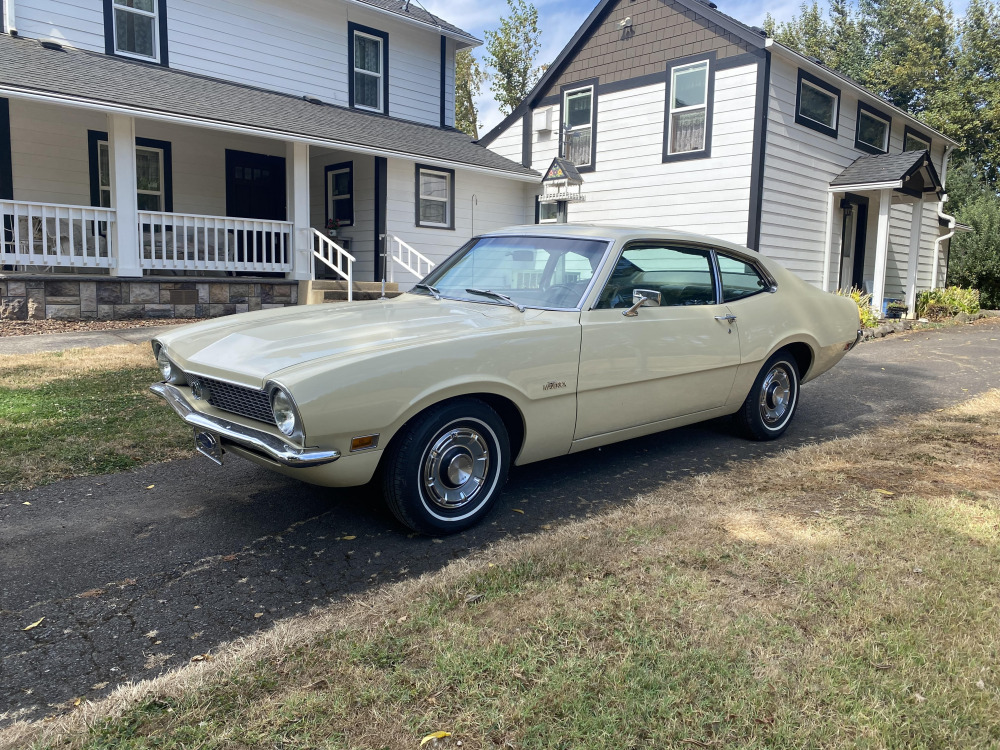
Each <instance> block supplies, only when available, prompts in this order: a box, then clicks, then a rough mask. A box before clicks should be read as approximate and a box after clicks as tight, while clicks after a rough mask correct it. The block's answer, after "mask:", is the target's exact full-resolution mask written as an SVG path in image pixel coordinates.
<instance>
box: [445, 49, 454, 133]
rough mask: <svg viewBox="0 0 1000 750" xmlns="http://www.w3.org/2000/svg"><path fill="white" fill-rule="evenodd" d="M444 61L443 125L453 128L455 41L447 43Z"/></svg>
mask: <svg viewBox="0 0 1000 750" xmlns="http://www.w3.org/2000/svg"><path fill="white" fill-rule="evenodd" d="M447 45H448V46H447V51H446V52H445V61H444V110H445V111H444V124H445V125H447V126H448V127H455V41H454V40H453V39H449V40H448V41H447Z"/></svg>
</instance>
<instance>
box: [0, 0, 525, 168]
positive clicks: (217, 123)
mask: <svg viewBox="0 0 1000 750" xmlns="http://www.w3.org/2000/svg"><path fill="white" fill-rule="evenodd" d="M365 7H370V6H365ZM0 97H6V98H10V99H24V100H28V101H36V102H42V103H46V104H55V105H61V106H66V107H75V108H77V109H87V110H91V111H94V110H96V111H100V112H104V113H106V114H121V115H127V116H129V117H141V118H143V119H146V120H156V121H159V122H170V123H174V124H178V125H188V126H191V127H197V128H206V129H209V130H217V131H221V132H227V133H237V134H241V135H253V136H259V137H263V138H273V139H275V140H280V141H286V142H293V143H304V144H308V145H310V146H319V147H322V148H334V149H343V150H345V151H351V152H354V153H358V154H367V155H371V156H383V157H387V158H394V159H405V160H408V161H413V162H418V161H419V162H420V163H422V164H428V165H431V166H437V167H447V168H449V169H461V170H467V171H471V172H479V173H481V174H491V175H496V176H502V177H505V178H508V179H513V180H517V181H519V182H530V183H537V182H538V180H539V179H540V178H541V175H540V174H538V173H537V172H533V173H532V174H525V173H523V172H514V171H506V170H501V169H492V168H490V167H484V166H479V165H474V164H467V163H465V162H460V161H450V160H445V159H436V158H434V157H431V156H425V155H422V154H416V153H410V152H406V151H396V150H392V149H382V148H377V147H373V146H364V145H360V144H356V143H351V142H350V141H342V140H337V139H327V138H318V137H316V136H309V135H305V134H303V133H295V132H291V131H285V130H278V129H274V128H265V127H257V126H250V125H240V124H236V123H231V122H226V121H225V120H211V119H207V118H201V117H195V116H193V115H184V114H177V113H171V112H163V111H159V110H155V109H146V108H142V107H134V106H129V105H125V104H116V103H113V102H106V101H101V100H98V99H89V98H84V97H74V96H69V95H66V94H55V93H51V92H44V91H37V90H33V89H24V88H19V87H16V86H8V85H0Z"/></svg>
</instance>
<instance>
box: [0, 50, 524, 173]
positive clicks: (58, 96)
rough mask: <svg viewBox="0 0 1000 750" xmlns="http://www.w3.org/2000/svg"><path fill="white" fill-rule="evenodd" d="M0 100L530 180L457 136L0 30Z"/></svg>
mask: <svg viewBox="0 0 1000 750" xmlns="http://www.w3.org/2000/svg"><path fill="white" fill-rule="evenodd" d="M0 96H11V97H18V96H21V97H23V96H30V97H32V98H40V99H43V100H49V101H52V102H53V103H55V104H65V105H71V106H72V105H77V106H91V107H94V106H95V105H96V106H97V107H98V108H100V107H101V106H102V105H103V106H106V107H107V108H108V110H109V111H123V110H126V111H127V113H128V114H132V115H134V116H137V117H149V118H151V119H174V120H181V121H187V122H188V123H189V124H191V125H193V126H196V127H197V126H202V127H213V126H214V127H221V129H231V130H241V129H245V130H246V131H248V132H250V131H252V132H254V133H256V134H258V135H263V136H269V137H273V138H279V139H287V140H296V141H301V142H307V143H313V144H318V145H324V146H330V147H332V148H345V149H348V150H354V151H359V152H363V153H364V152H367V153H376V154H379V155H387V156H393V155H395V156H401V157H405V158H412V159H418V160H424V161H427V160H431V161H436V162H439V163H442V164H448V165H454V166H458V167H463V166H464V167H470V168H473V169H477V170H485V171H491V172H500V173H505V174H507V175H510V176H514V177H518V178H521V179H526V178H533V179H534V180H537V179H538V178H539V177H540V176H541V175H539V174H538V173H537V172H535V171H533V170H531V169H527V168H525V167H523V166H521V165H520V164H518V163H516V162H513V161H510V160H508V159H505V158H504V157H502V156H500V155H499V154H496V153H494V152H492V151H490V150H489V149H487V148H485V147H484V146H479V145H476V144H474V143H473V142H472V140H471V139H470V138H469V136H467V135H465V134H464V133H461V132H459V131H457V130H445V129H442V128H437V127H432V126H429V125H421V124H419V123H413V122H408V121H406V120H399V119H395V118H389V117H384V116H380V115H372V114H368V113H365V112H360V111H357V110H352V109H347V108H345V107H339V106H335V105H332V104H314V103H311V102H308V101H306V100H304V99H302V98H299V97H296V96H291V95H287V94H279V93H275V92H273V91H265V90H263V89H258V88H253V87H251V86H243V85H240V84H236V83H230V82H228V81H221V80H218V79H214V78H208V77H206V76H201V75H196V74H193V73H186V72H183V71H177V70H170V69H169V68H163V67H160V66H158V65H150V64H147V63H142V62H135V61H131V60H125V59H122V58H117V57H111V56H109V55H104V54H99V53H95V52H87V51H83V50H77V49H72V48H69V47H65V48H63V49H46V48H44V47H42V45H41V44H40V43H39V42H37V41H35V40H32V39H19V38H15V37H11V36H8V35H5V34H0Z"/></svg>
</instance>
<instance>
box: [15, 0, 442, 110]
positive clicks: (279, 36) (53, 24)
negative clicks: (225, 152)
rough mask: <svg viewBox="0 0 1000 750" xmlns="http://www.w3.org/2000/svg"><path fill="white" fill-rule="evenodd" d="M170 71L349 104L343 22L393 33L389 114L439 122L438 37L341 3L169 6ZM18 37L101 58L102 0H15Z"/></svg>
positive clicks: (204, 1) (244, 0)
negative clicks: (46, 40) (44, 39)
mask: <svg viewBox="0 0 1000 750" xmlns="http://www.w3.org/2000/svg"><path fill="white" fill-rule="evenodd" d="M167 6H168V8H167V26H168V47H169V58H170V67H171V68H173V69H175V70H184V71H189V72H193V73H199V74H203V75H208V76H211V77H214V78H222V79H226V80H231V81H235V82H237V83H242V84H246V85H250V86H258V87H261V88H265V89H270V90H274V91H280V92H283V93H288V94H292V95H294V96H305V95H309V96H316V97H318V98H319V99H321V100H323V101H325V102H329V103H332V104H339V105H341V106H347V104H348V70H347V59H348V58H347V55H348V38H347V36H348V33H347V24H348V21H354V22H356V23H359V24H362V25H365V26H370V27H372V28H375V29H379V30H381V31H384V32H386V33H388V35H389V114H390V115H391V116H393V117H399V118H402V119H407V120H413V121H416V122H421V123H426V124H428V125H440V120H441V109H440V106H441V105H440V101H441V91H440V88H441V36H440V34H438V33H436V32H435V31H434V30H433V29H426V30H425V29H421V28H419V27H415V26H413V25H411V24H407V23H404V22H402V21H396V20H395V19H393V18H392V17H391V16H387V15H384V14H380V13H377V12H373V11H370V10H368V9H365V8H361V7H358V6H356V5H350V4H348V3H345V2H340V1H338V0H281V2H276V1H275V0H238V1H237V0H170V2H169V3H168V4H167ZM15 10H16V13H17V26H18V31H19V33H20V34H21V35H22V36H26V37H35V38H41V37H53V38H56V39H59V40H61V41H64V42H65V43H67V44H69V45H71V46H74V47H79V48H81V49H88V50H94V51H97V52H103V51H104V50H105V40H104V6H103V2H102V1H101V0H18V2H17V5H16V9H15ZM448 47H449V54H448V56H447V59H448V66H449V70H448V71H446V74H447V75H446V79H447V83H448V85H447V86H446V92H447V91H449V90H450V95H449V94H447V93H446V97H445V104H446V108H447V110H446V111H447V114H446V121H447V122H449V123H451V124H453V123H454V113H455V102H454V51H455V42H454V41H449V44H448Z"/></svg>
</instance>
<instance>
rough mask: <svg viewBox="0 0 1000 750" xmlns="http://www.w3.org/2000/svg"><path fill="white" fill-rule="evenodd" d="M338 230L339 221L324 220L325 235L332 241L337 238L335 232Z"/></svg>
mask: <svg viewBox="0 0 1000 750" xmlns="http://www.w3.org/2000/svg"><path fill="white" fill-rule="evenodd" d="M338 229H340V220H339V219H327V220H326V233H327V235H328V236H329V237H330V238H331V239H332V238H335V237H336V236H337V230H338Z"/></svg>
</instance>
